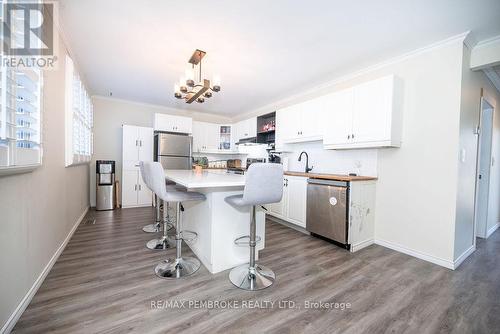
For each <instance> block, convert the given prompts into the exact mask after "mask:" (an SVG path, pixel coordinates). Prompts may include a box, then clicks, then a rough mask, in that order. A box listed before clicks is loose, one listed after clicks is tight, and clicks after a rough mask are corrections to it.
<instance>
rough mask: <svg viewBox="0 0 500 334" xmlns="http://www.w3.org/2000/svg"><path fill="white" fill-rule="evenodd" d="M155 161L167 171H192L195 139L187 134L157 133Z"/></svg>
mask: <svg viewBox="0 0 500 334" xmlns="http://www.w3.org/2000/svg"><path fill="white" fill-rule="evenodd" d="M154 145H155V148H154V150H155V155H154V158H155V161H158V162H160V163H161V164H162V166H163V168H165V169H191V168H192V159H191V153H192V145H193V137H191V136H189V135H186V134H173V133H163V132H156V133H155V142H154Z"/></svg>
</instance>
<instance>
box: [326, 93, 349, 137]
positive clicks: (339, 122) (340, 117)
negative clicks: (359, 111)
mask: <svg viewBox="0 0 500 334" xmlns="http://www.w3.org/2000/svg"><path fill="white" fill-rule="evenodd" d="M353 99H354V90H353V89H344V90H341V91H338V92H335V93H333V94H330V95H327V96H326V98H325V100H326V106H325V113H324V114H323V124H324V133H323V144H324V145H329V144H332V143H335V144H336V145H349V144H350V143H351V134H352V113H353V105H354V102H353Z"/></svg>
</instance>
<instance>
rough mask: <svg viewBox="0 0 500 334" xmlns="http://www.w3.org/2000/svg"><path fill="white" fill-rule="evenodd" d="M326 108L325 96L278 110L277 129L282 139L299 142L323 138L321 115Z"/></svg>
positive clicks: (286, 141)
mask: <svg viewBox="0 0 500 334" xmlns="http://www.w3.org/2000/svg"><path fill="white" fill-rule="evenodd" d="M324 108H325V101H324V98H323V97H320V98H316V99H313V100H309V101H306V102H303V103H298V104H294V105H292V106H289V107H286V108H283V109H280V110H278V111H277V112H276V129H277V131H278V132H279V135H278V134H277V136H279V138H280V141H281V142H282V143H299V142H306V141H315V140H321V138H322V134H323V130H322V124H321V115H322V113H323V112H324ZM278 114H279V116H278Z"/></svg>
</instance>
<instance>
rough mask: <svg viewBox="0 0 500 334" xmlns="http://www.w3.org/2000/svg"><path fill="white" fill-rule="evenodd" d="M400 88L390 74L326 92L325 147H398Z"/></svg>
mask: <svg viewBox="0 0 500 334" xmlns="http://www.w3.org/2000/svg"><path fill="white" fill-rule="evenodd" d="M401 88H402V87H401V82H400V81H399V80H398V79H397V78H396V77H394V76H393V75H390V76H386V77H382V78H380V79H376V80H373V81H369V82H366V83H364V84H361V85H358V86H355V87H353V88H350V89H347V90H343V91H339V92H336V93H333V94H330V95H328V103H327V105H328V107H327V112H326V113H325V114H324V116H325V117H324V119H323V124H325V129H324V138H323V144H324V147H325V148H326V149H349V148H369V147H399V146H400V145H401V132H402V104H401V97H402V91H401Z"/></svg>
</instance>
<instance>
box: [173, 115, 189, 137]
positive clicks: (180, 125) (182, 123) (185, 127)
mask: <svg viewBox="0 0 500 334" xmlns="http://www.w3.org/2000/svg"><path fill="white" fill-rule="evenodd" d="M175 131H176V132H180V133H187V134H191V133H192V132H193V119H192V118H189V117H182V116H179V117H176V119H175Z"/></svg>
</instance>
